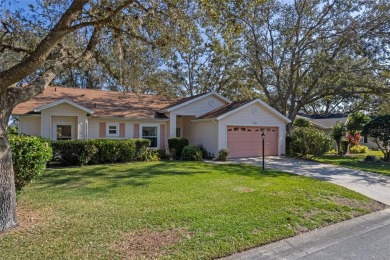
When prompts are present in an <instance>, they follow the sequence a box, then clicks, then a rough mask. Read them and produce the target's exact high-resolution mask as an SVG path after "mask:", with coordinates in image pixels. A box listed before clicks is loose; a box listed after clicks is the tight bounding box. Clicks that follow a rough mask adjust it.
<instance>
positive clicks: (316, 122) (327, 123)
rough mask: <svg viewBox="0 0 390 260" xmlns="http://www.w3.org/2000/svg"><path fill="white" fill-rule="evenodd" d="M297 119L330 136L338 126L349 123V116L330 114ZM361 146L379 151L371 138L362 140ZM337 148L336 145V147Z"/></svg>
mask: <svg viewBox="0 0 390 260" xmlns="http://www.w3.org/2000/svg"><path fill="white" fill-rule="evenodd" d="M297 118H305V119H307V120H308V121H310V122H311V123H312V125H313V127H315V128H317V129H319V130H322V131H324V132H325V133H326V134H330V133H331V131H332V128H333V127H334V126H335V125H336V124H337V123H341V124H343V125H344V126H346V124H347V122H348V114H330V115H326V116H318V115H316V116H301V115H299V116H297ZM360 145H365V146H367V147H368V148H370V149H378V146H377V144H376V143H374V142H373V141H372V140H371V139H370V138H369V137H367V136H363V137H362V139H361V140H360ZM335 148H336V145H335Z"/></svg>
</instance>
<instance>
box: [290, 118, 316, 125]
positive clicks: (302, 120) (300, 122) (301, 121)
mask: <svg viewBox="0 0 390 260" xmlns="http://www.w3.org/2000/svg"><path fill="white" fill-rule="evenodd" d="M293 125H294V126H295V127H310V126H312V123H311V122H310V121H309V120H307V119H306V118H302V117H299V118H297V119H295V120H294V123H293Z"/></svg>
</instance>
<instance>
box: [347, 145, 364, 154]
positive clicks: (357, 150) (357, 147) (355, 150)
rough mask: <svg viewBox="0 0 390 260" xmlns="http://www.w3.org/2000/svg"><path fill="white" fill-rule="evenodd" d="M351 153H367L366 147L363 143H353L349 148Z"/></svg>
mask: <svg viewBox="0 0 390 260" xmlns="http://www.w3.org/2000/svg"><path fill="white" fill-rule="evenodd" d="M349 151H350V152H351V153H367V152H368V147H367V146H365V145H354V146H351V147H350V148H349Z"/></svg>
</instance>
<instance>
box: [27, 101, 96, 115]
mask: <svg viewBox="0 0 390 260" xmlns="http://www.w3.org/2000/svg"><path fill="white" fill-rule="evenodd" d="M64 103H66V104H68V105H70V106H74V107H76V108H78V109H80V110H83V111H84V112H86V113H87V114H90V115H92V114H93V113H94V111H92V110H91V109H89V108H86V107H84V106H82V105H79V104H77V103H75V102H73V101H71V100H69V99H66V98H64V99H60V100H57V101H54V102H52V103H49V104H46V105H43V106H39V107H36V108H34V110H33V111H34V112H41V111H42V110H45V109H48V108H51V107H54V106H58V105H61V104H64Z"/></svg>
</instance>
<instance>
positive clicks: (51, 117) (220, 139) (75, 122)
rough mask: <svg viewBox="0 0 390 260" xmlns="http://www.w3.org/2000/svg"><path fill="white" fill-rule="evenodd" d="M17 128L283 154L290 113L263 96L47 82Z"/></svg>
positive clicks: (18, 110)
mask: <svg viewBox="0 0 390 260" xmlns="http://www.w3.org/2000/svg"><path fill="white" fill-rule="evenodd" d="M12 115H13V116H17V117H19V128H18V129H19V133H23V134H28V135H36V136H41V137H45V138H49V139H51V140H68V139H72V140H73V139H82V140H85V139H95V138H110V139H125V138H147V139H149V140H151V147H153V148H159V149H167V148H168V139H169V138H172V137H185V138H187V139H188V140H189V143H190V145H203V147H204V148H206V149H207V151H209V152H210V153H213V154H214V155H215V156H217V155H218V151H219V150H221V149H223V148H227V149H228V150H229V157H230V158H233V157H249V156H260V155H261V154H262V150H261V149H262V145H261V144H262V136H261V134H262V132H263V131H264V133H265V149H264V150H265V154H266V155H282V154H285V150H286V147H285V137H286V124H287V123H289V122H290V120H289V119H288V118H286V117H285V116H284V115H282V114H280V113H279V112H278V111H276V110H275V109H273V108H272V107H270V106H269V105H268V104H266V103H265V102H263V101H262V100H260V99H254V100H249V101H240V102H231V101H230V100H229V99H227V98H225V97H223V96H222V95H220V94H218V93H215V92H209V93H204V94H200V95H197V96H193V97H186V98H167V97H163V96H157V95H146V94H142V95H138V94H135V93H127V92H114V91H102V90H90V89H79V88H65V87H58V86H57V87H55V86H52V87H47V88H46V89H45V90H44V92H43V93H42V94H40V95H38V96H36V97H34V98H32V99H31V100H29V101H27V102H24V103H22V104H19V105H18V106H16V107H15V109H14V110H13V112H12Z"/></svg>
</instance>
